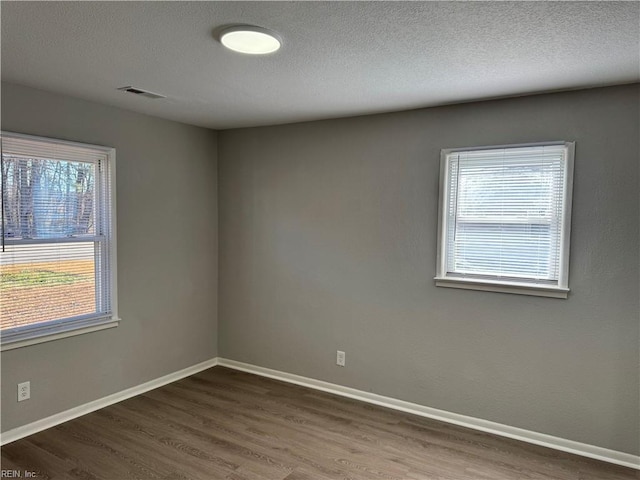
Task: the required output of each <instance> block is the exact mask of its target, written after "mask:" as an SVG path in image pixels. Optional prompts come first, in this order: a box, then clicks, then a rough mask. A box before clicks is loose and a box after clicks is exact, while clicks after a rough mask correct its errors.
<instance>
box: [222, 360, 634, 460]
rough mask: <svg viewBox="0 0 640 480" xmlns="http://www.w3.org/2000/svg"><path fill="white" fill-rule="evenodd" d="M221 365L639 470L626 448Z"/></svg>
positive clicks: (264, 370) (257, 369) (256, 369)
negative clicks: (616, 447) (604, 446)
mask: <svg viewBox="0 0 640 480" xmlns="http://www.w3.org/2000/svg"><path fill="white" fill-rule="evenodd" d="M218 365H220V366H222V367H228V368H232V369H235V370H241V371H243V372H248V373H253V374H255V375H260V376H263V377H269V378H273V379H275V380H282V381H283V382H288V383H295V384H296V385H302V386H304V387H309V388H313V389H315V390H322V391H323V392H328V393H333V394H335V395H341V396H343V397H349V398H353V399H356V400H361V401H363V402H367V403H372V404H374V405H380V406H382V407H387V408H392V409H394V410H400V411H402V412H407V413H412V414H414V415H419V416H421V417H427V418H432V419H434V420H440V421H442V422H447V423H452V424H455V425H460V426H462V427H467V428H471V429H474V430H480V431H482V432H487V433H493V434H495V435H500V436H502V437H508V438H513V439H515V440H521V441H523V442H527V443H533V444H535V445H541V446H543V447H548V448H552V449H554V450H561V451H563V452H568V453H573V454H576V455H581V456H583V457H589V458H594V459H596V460H602V461H604V462H609V463H614V464H616V465H622V466H624V467H630V468H634V469H637V470H640V456H637V455H631V454H629V453H625V452H618V451H615V450H609V449H607V448H602V447H597V446H595V445H589V444H586V443H581V442H575V441H573V440H567V439H564V438H559V437H554V436H552V435H547V434H544V433H539V432H533V431H531V430H525V429H522V428H517V427H511V426H509V425H503V424H501V423H496V422H491V421H489V420H483V419H481V418H475V417H469V416H467V415H460V414H458V413H452V412H447V411H445V410H438V409H436V408H431V407H425V406H423V405H418V404H416V403H411V402H405V401H403V400H397V399H395V398H391V397H385V396H383V395H377V394H375V393H370V392H364V391H362V390H356V389H355V388H350V387H344V386H342V385H336V384H334V383H329V382H323V381H321V380H315V379H313V378H307V377H302V376H300V375H294V374H291V373H286V372H280V371H278V370H271V369H270V368H264V367H258V366H256V365H250V364H248V363H242V362H236V361H235V360H228V359H226V358H219V359H218Z"/></svg>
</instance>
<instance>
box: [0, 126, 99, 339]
mask: <svg viewBox="0 0 640 480" xmlns="http://www.w3.org/2000/svg"><path fill="white" fill-rule="evenodd" d="M106 160H107V153H106V152H105V151H104V150H102V149H100V148H98V149H91V148H89V147H85V146H79V145H76V144H69V143H64V142H59V141H55V140H53V141H47V140H45V139H35V138H33V139H32V138H25V137H22V136H13V135H11V134H3V135H2V231H3V252H2V253H0V274H1V275H0V279H1V282H2V283H1V287H2V289H1V291H0V328H1V329H2V330H3V333H5V332H4V331H5V330H9V329H13V328H18V327H20V328H22V327H26V326H38V325H43V324H44V323H45V322H55V321H60V320H63V319H70V318H79V317H101V316H106V315H108V314H109V313H110V292H109V288H108V287H109V284H110V282H109V281H108V274H109V273H108V266H109V260H108V258H107V252H108V251H109V248H108V247H109V245H108V244H109V231H108V228H109V226H108V225H109V220H110V219H109V212H110V199H109V188H108V184H107V183H106V182H107V181H108V178H106V175H104V172H105V171H106V168H105V167H106V164H105V162H106Z"/></svg>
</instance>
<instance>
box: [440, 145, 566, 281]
mask: <svg viewBox="0 0 640 480" xmlns="http://www.w3.org/2000/svg"><path fill="white" fill-rule="evenodd" d="M564 169H565V147H564V145H549V146H540V147H516V148H504V149H495V150H478V151H466V152H455V153H452V154H450V156H449V163H448V172H447V177H448V190H449V198H448V199H447V200H448V206H447V215H448V222H447V225H448V227H447V242H446V243H447V246H446V248H447V255H446V268H447V272H448V273H453V274H458V275H481V276H490V277H509V278H522V279H537V280H544V281H557V280H558V278H559V267H560V265H559V264H560V258H559V257H560V242H561V226H562V215H563V212H562V207H563V196H564Z"/></svg>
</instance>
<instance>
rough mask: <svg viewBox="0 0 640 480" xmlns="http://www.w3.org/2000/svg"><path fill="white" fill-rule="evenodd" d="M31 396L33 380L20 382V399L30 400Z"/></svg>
mask: <svg viewBox="0 0 640 480" xmlns="http://www.w3.org/2000/svg"><path fill="white" fill-rule="evenodd" d="M30 398H31V382H22V383H19V384H18V401H19V402H22V401H23V400H29V399H30Z"/></svg>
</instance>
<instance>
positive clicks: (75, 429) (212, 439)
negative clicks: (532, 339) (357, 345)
mask: <svg viewBox="0 0 640 480" xmlns="http://www.w3.org/2000/svg"><path fill="white" fill-rule="evenodd" d="M2 468H3V469H10V470H13V469H15V470H20V471H23V472H24V471H25V470H26V471H29V472H37V475H38V478H50V479H85V480H120V479H129V478H133V479H163V480H186V479H194V480H195V479H203V480H214V479H226V480H257V479H262V480H264V479H268V480H311V479H318V480H338V479H353V480H377V479H387V480H390V479H400V480H418V479H424V480H436V479H437V480H444V479H446V480H502V479H505V480H518V479H541V480H542V479H544V480H622V479H637V478H640V475H638V473H639V472H638V471H635V470H632V469H628V468H623V467H618V466H615V465H610V464H606V463H602V462H598V461H595V460H590V459H586V458H583V457H579V456H575V455H571V454H567V453H562V452H558V451H554V450H550V449H547V448H543V447H538V446H535V445H529V444H526V443H522V442H518V441H515V440H509V439H505V438H501V437H497V436H494V435H490V434H486V433H481V432H477V431H473V430H469V429H466V428H462V427H456V426H452V425H448V424H444V423H441V422H437V421H434V420H429V419H425V418H421V417H415V416H412V415H409V414H405V413H400V412H396V411H393V410H388V409H385V408H381V407H376V406H372V405H368V404H365V403H361V402H359V401H355V400H350V399H347V398H342V397H336V396H333V395H330V394H326V393H322V392H318V391H315V390H310V389H308V388H304V387H299V386H296V385H290V384H287V383H282V382H278V381H274V380H269V379H266V378H262V377H258V376H254V375H249V374H246V373H241V372H237V371H233V370H229V369H226V368H222V367H215V368H212V369H209V370H207V371H204V372H202V373H199V374H197V375H194V376H192V377H189V378H186V379H184V380H181V381H179V382H176V383H173V384H171V385H167V386H165V387H162V388H159V389H157V390H153V391H151V392H148V393H146V394H144V395H140V396H138V397H135V398H131V399H129V400H126V401H123V402H121V403H118V404H116V405H112V406H110V407H107V408H104V409H102V410H99V411H97V412H94V413H91V414H89V415H85V416H84V417H81V418H78V419H76V420H73V421H70V422H68V423H65V424H63V425H59V426H57V427H54V428H51V429H49V430H46V431H44V432H41V433H38V434H35V435H32V436H31V437H28V438H25V439H22V440H18V441H16V442H13V443H10V444H8V445H5V446H3V447H2ZM23 478H24V473H23Z"/></svg>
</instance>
